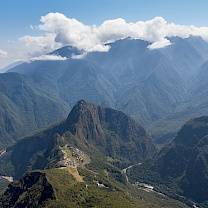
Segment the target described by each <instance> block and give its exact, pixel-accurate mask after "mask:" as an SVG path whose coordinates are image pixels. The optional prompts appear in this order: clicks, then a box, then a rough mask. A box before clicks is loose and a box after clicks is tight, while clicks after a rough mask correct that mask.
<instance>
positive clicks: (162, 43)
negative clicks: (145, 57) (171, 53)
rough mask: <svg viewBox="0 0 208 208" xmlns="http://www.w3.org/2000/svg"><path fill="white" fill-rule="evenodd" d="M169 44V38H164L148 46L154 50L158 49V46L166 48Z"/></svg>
mask: <svg viewBox="0 0 208 208" xmlns="http://www.w3.org/2000/svg"><path fill="white" fill-rule="evenodd" d="M169 45H171V42H170V41H169V40H167V39H163V40H159V41H156V42H154V43H152V44H151V45H149V46H148V47H147V48H149V49H150V50H154V49H158V48H164V47H166V46H169Z"/></svg>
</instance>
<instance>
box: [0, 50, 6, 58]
mask: <svg viewBox="0 0 208 208" xmlns="http://www.w3.org/2000/svg"><path fill="white" fill-rule="evenodd" d="M7 55H8V53H7V51H4V50H2V49H0V56H3V57H5V56H7Z"/></svg>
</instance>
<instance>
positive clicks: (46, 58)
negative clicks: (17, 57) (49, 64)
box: [30, 55, 67, 61]
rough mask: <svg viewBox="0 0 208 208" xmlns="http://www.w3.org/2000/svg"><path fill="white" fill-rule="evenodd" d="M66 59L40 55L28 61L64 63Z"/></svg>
mask: <svg viewBox="0 0 208 208" xmlns="http://www.w3.org/2000/svg"><path fill="white" fill-rule="evenodd" d="M66 59H67V58H66V57H62V56H57V55H42V56H38V57H33V58H31V59H30V61H36V60H49V61H64V60H66Z"/></svg>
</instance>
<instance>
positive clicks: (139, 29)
mask: <svg viewBox="0 0 208 208" xmlns="http://www.w3.org/2000/svg"><path fill="white" fill-rule="evenodd" d="M40 22H41V23H40V25H39V26H34V25H30V28H31V29H34V30H39V31H40V32H41V33H42V34H43V35H40V36H29V35H26V36H23V37H21V38H19V41H18V42H14V43H12V42H11V43H8V44H7V45H10V46H9V47H10V49H8V50H7V51H4V50H1V49H0V67H3V66H5V65H7V64H10V63H11V62H15V61H19V60H23V61H24V60H30V59H31V58H32V59H34V60H35V58H34V57H36V58H37V57H41V56H42V55H43V54H47V53H48V52H51V51H53V50H55V49H57V48H60V47H62V46H66V45H71V46H74V47H77V48H78V49H80V50H82V51H83V52H84V53H83V54H82V55H78V56H72V58H83V57H84V56H85V54H86V53H87V52H91V51H104V52H107V51H108V50H109V48H110V47H109V46H108V45H105V44H106V43H108V42H114V41H116V40H119V39H123V38H126V37H131V38H132V39H141V40H145V41H148V42H149V43H150V44H149V46H148V48H149V49H151V50H153V49H157V48H161V47H166V46H168V45H170V44H171V43H170V41H169V40H168V37H173V36H178V37H181V38H188V37H189V36H201V37H202V38H203V39H204V40H205V41H207V42H208V27H195V26H193V25H177V24H174V23H168V22H167V21H166V20H165V19H164V18H162V17H155V18H154V19H151V20H148V21H138V22H135V23H132V22H126V21H125V20H124V19H122V18H118V19H113V20H106V21H104V22H103V23H102V24H101V25H97V26H96V25H85V24H83V23H82V22H79V21H78V20H76V19H74V18H68V17H66V16H65V15H63V14H60V13H49V14H47V15H45V16H42V17H41V19H40ZM15 47H16V48H15ZM85 52H86V53H85ZM45 58H46V57H45Z"/></svg>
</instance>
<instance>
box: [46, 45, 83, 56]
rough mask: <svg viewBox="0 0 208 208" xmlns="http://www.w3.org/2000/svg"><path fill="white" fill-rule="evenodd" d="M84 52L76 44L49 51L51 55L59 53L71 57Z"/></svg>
mask: <svg viewBox="0 0 208 208" xmlns="http://www.w3.org/2000/svg"><path fill="white" fill-rule="evenodd" d="M81 54H83V51H80V50H79V49H78V48H76V47H74V46H70V45H69V46H64V47H62V48H59V49H57V50H55V51H52V52H51V53H49V55H59V56H61V57H66V58H71V57H72V56H77V55H81Z"/></svg>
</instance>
